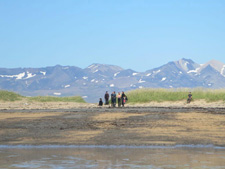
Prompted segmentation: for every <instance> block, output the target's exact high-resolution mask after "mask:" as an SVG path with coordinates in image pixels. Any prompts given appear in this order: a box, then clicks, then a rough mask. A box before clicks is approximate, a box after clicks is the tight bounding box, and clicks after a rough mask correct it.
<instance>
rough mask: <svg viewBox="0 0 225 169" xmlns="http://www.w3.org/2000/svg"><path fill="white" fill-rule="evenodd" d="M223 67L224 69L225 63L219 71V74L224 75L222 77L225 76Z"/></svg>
mask: <svg viewBox="0 0 225 169" xmlns="http://www.w3.org/2000/svg"><path fill="white" fill-rule="evenodd" d="M224 69H225V65H223V67H222V69H221V71H220V74H221V75H222V76H224V77H225V75H224V74H223V72H224Z"/></svg>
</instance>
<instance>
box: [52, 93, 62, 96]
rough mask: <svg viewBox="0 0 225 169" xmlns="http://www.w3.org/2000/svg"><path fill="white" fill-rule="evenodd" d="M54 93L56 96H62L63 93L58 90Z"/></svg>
mask: <svg viewBox="0 0 225 169" xmlns="http://www.w3.org/2000/svg"><path fill="white" fill-rule="evenodd" d="M53 94H54V95H56V96H61V94H62V93H57V92H55V93H53Z"/></svg>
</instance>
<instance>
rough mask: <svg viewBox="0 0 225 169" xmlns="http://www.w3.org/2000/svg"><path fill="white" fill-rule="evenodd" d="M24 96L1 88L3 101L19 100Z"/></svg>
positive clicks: (0, 98) (0, 92) (0, 97)
mask: <svg viewBox="0 0 225 169" xmlns="http://www.w3.org/2000/svg"><path fill="white" fill-rule="evenodd" d="M22 98H24V96H21V95H19V94H17V93H14V92H9V91H5V90H0V100H2V101H17V100H21V99H22Z"/></svg>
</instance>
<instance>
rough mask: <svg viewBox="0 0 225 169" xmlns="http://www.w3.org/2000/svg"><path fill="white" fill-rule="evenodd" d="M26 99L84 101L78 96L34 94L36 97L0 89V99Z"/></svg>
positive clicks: (38, 100)
mask: <svg viewBox="0 0 225 169" xmlns="http://www.w3.org/2000/svg"><path fill="white" fill-rule="evenodd" d="M22 99H26V100H27V101H37V102H77V103H85V101H84V99H83V98H82V97H80V96H71V97H55V96H36V97H25V96H21V95H19V94H17V93H14V92H9V91H4V90H0V100H1V101H17V100H22Z"/></svg>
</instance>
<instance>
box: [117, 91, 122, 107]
mask: <svg viewBox="0 0 225 169" xmlns="http://www.w3.org/2000/svg"><path fill="white" fill-rule="evenodd" d="M117 102H118V107H120V106H121V94H120V92H118V94H117Z"/></svg>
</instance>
